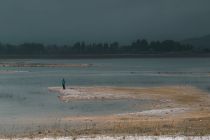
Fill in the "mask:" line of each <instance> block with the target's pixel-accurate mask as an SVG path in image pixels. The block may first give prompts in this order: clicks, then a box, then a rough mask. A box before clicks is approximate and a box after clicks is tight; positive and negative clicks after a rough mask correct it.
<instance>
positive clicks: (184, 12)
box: [0, 0, 210, 43]
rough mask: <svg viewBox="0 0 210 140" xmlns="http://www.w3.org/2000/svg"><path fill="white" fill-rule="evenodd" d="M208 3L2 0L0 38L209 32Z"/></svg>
mask: <svg viewBox="0 0 210 140" xmlns="http://www.w3.org/2000/svg"><path fill="white" fill-rule="evenodd" d="M209 5H210V1H209V0H16V1H14V0H1V1H0V40H1V41H3V42H13V43H20V42H24V41H27V42H28V41H33V42H44V43H72V42H75V41H78V40H84V41H113V40H118V41H120V42H128V41H132V40H134V39H137V38H147V39H150V40H151V39H152V40H156V39H161V40H162V39H178V40H179V39H184V38H188V37H194V36H202V35H205V34H209V33H210V26H209V25H210V18H209V15H210V8H209Z"/></svg>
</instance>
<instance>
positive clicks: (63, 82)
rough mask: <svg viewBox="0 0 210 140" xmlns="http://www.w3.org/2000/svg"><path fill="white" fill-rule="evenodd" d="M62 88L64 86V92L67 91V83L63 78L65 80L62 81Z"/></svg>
mask: <svg viewBox="0 0 210 140" xmlns="http://www.w3.org/2000/svg"><path fill="white" fill-rule="evenodd" d="M62 86H63V90H65V89H66V81H65V79H64V78H63V80H62Z"/></svg>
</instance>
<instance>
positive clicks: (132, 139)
mask: <svg viewBox="0 0 210 140" xmlns="http://www.w3.org/2000/svg"><path fill="white" fill-rule="evenodd" d="M0 140H11V139H0ZM12 140H210V136H194V137H187V136H80V137H58V138H50V137H49V138H15V139H12Z"/></svg>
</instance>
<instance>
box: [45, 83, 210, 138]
mask: <svg viewBox="0 0 210 140" xmlns="http://www.w3.org/2000/svg"><path fill="white" fill-rule="evenodd" d="M49 90H50V91H51V92H53V93H57V94H58V97H59V99H60V100H61V101H62V102H69V101H72V100H113V99H114V100H117V99H122V98H123V99H124V98H127V99H131V100H132V99H143V100H144V99H145V100H153V101H155V102H152V103H150V104H145V105H143V106H142V105H141V106H139V108H145V110H144V111H141V112H132V113H123V114H113V115H103V116H96V115H95V116H66V117H64V118H62V119H61V120H62V121H64V122H71V123H75V124H77V126H81V127H78V128H77V129H76V128H75V129H74V133H75V134H78V135H80V134H139V135H190V136H197V135H199V136H200V135H207V134H210V95H209V94H208V93H206V92H205V91H202V90H200V89H198V88H196V87H190V86H163V87H152V88H151V87H150V88H133V87H132V88H131V87H68V88H67V89H66V90H62V89H61V88H58V87H52V88H49ZM71 132H73V131H71Z"/></svg>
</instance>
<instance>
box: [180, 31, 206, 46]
mask: <svg viewBox="0 0 210 140" xmlns="http://www.w3.org/2000/svg"><path fill="white" fill-rule="evenodd" d="M181 43H182V44H190V45H193V46H194V47H196V48H200V49H204V48H209V49H210V34H209V35H206V36H203V37H198V38H191V39H186V40H183V41H181Z"/></svg>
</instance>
